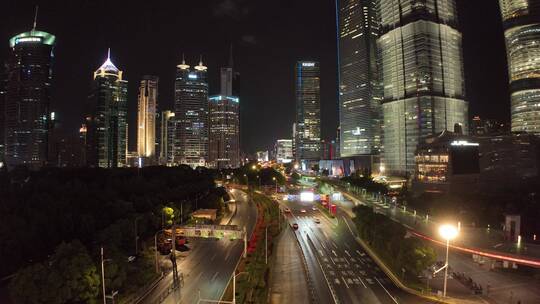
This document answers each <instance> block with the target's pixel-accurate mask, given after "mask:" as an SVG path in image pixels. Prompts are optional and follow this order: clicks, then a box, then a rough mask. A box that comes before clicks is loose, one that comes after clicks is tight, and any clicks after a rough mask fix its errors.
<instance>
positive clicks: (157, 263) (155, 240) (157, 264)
mask: <svg viewBox="0 0 540 304" xmlns="http://www.w3.org/2000/svg"><path fill="white" fill-rule="evenodd" d="M163 231H164V230H163V229H161V230H159V231H158V232H156V234H155V235H154V245H155V246H156V273H159V262H158V248H157V235H158V233H160V232H163Z"/></svg>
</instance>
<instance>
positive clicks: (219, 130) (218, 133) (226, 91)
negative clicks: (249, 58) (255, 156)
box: [208, 46, 240, 169]
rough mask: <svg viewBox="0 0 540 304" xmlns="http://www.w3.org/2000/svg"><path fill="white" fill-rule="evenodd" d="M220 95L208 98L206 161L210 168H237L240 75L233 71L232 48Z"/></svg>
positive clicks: (222, 79)
mask: <svg viewBox="0 0 540 304" xmlns="http://www.w3.org/2000/svg"><path fill="white" fill-rule="evenodd" d="M220 80H221V94H220V95H218V96H213V97H210V104H209V106H210V114H209V124H210V133H209V155H208V156H209V161H210V165H211V166H212V167H215V168H218V169H221V168H236V167H238V166H239V165H240V98H239V97H238V94H239V92H240V90H239V87H238V85H239V83H238V81H239V74H238V72H236V71H235V70H234V68H233V55H232V46H231V52H230V58H229V65H228V66H227V67H222V68H221V71H220Z"/></svg>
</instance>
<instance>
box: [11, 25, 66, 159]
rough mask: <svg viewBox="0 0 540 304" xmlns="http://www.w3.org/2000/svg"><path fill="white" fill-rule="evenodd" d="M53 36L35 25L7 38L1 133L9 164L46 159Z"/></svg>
mask: <svg viewBox="0 0 540 304" xmlns="http://www.w3.org/2000/svg"><path fill="white" fill-rule="evenodd" d="M55 41H56V39H55V36H54V35H51V34H49V33H46V32H42V31H37V30H35V29H33V30H31V31H29V32H25V33H21V34H19V35H16V36H14V37H12V38H11V39H10V40H9V46H10V48H11V53H10V56H9V60H8V64H7V83H6V89H5V110H4V114H5V116H4V118H5V120H4V132H5V133H4V134H5V139H4V141H5V161H6V164H7V166H8V167H10V168H12V167H14V166H17V165H27V166H29V167H30V168H34V169H37V168H40V167H42V166H43V165H45V164H46V162H47V160H48V149H49V145H48V141H49V129H50V103H51V81H52V77H53V73H52V62H53V59H54V46H55Z"/></svg>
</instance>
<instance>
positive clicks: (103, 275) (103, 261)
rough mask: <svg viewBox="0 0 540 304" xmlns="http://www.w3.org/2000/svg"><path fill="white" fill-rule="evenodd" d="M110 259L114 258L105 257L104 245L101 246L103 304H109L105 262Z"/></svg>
mask: <svg viewBox="0 0 540 304" xmlns="http://www.w3.org/2000/svg"><path fill="white" fill-rule="evenodd" d="M109 261H112V260H111V259H104V258H103V247H101V287H102V288H103V304H107V295H106V294H105V262H109Z"/></svg>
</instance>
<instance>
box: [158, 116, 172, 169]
mask: <svg viewBox="0 0 540 304" xmlns="http://www.w3.org/2000/svg"><path fill="white" fill-rule="evenodd" d="M174 125H175V119H174V112H173V111H170V110H167V111H163V112H161V123H160V140H159V143H160V147H159V164H160V165H163V166H165V165H171V164H172V163H173V161H174V153H173V151H174V133H175V128H174Z"/></svg>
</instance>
